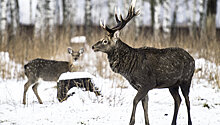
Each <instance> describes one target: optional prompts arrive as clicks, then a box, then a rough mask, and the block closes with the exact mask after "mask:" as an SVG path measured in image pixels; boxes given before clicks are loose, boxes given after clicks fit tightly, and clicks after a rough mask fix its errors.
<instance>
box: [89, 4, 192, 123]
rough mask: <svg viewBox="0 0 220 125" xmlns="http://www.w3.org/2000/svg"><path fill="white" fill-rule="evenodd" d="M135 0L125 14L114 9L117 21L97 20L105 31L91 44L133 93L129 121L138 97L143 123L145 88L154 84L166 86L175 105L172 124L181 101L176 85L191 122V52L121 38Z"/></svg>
mask: <svg viewBox="0 0 220 125" xmlns="http://www.w3.org/2000/svg"><path fill="white" fill-rule="evenodd" d="M135 3H136V0H132V3H131V6H130V8H129V11H128V14H127V17H126V18H125V19H123V18H122V15H120V19H119V18H118V16H117V14H116V13H115V19H116V22H117V25H116V26H115V27H113V28H109V27H107V26H106V25H105V24H103V23H102V21H100V25H101V27H102V28H103V29H105V30H106V31H107V32H108V35H106V36H105V37H104V38H103V39H101V40H100V41H98V42H97V43H96V44H95V45H93V46H92V49H93V50H94V51H95V52H97V51H101V52H104V53H106V54H107V56H108V61H109V64H110V67H111V69H112V70H113V71H114V72H115V73H119V74H121V75H122V76H124V77H125V78H126V79H127V80H128V81H129V83H130V84H131V85H132V87H133V88H135V89H136V90H137V94H136V96H135V98H134V100H133V110H132V114H131V119H130V125H134V123H135V112H136V107H137V104H138V103H139V101H142V105H143V109H144V116H145V124H146V125H149V120H148V92H149V90H152V89H154V88H168V89H169V91H170V93H171V95H172V96H173V99H174V102H175V106H174V115H173V120H172V125H176V119H177V113H178V110H179V106H180V103H181V98H180V95H179V88H181V90H182V94H183V96H184V98H185V102H186V106H187V111H188V124H189V125H191V124H192V122H191V117H190V101H189V90H190V85H191V80H192V76H193V73H194V69H195V61H194V59H193V57H192V56H190V54H189V53H188V52H186V51H185V50H184V49H181V48H165V49H157V48H151V47H142V48H132V47H130V46H128V45H127V44H125V43H124V42H122V41H121V39H120V38H119V31H120V30H121V29H123V27H124V26H125V25H126V24H127V23H128V22H129V21H130V20H131V19H132V18H133V17H135V16H137V15H138V14H139V11H136V12H135Z"/></svg>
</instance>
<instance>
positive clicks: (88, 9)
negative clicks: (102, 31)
mask: <svg viewBox="0 0 220 125" xmlns="http://www.w3.org/2000/svg"><path fill="white" fill-rule="evenodd" d="M85 2H86V3H85V31H86V35H91V26H92V13H91V12H92V4H91V0H86V1H85Z"/></svg>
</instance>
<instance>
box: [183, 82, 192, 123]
mask: <svg viewBox="0 0 220 125" xmlns="http://www.w3.org/2000/svg"><path fill="white" fill-rule="evenodd" d="M190 85H191V79H190V80H189V81H187V82H186V81H185V82H183V84H181V85H180V88H181V91H182V93H183V96H184V98H185V102H186V107H187V113H188V125H192V121H191V117H190V101H189V89H190Z"/></svg>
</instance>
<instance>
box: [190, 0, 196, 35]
mask: <svg viewBox="0 0 220 125" xmlns="http://www.w3.org/2000/svg"><path fill="white" fill-rule="evenodd" d="M196 1H197V0H193V17H192V20H191V27H190V36H192V37H194V38H196V36H197V35H196V34H197V31H196V28H197V26H196V13H197V7H196Z"/></svg>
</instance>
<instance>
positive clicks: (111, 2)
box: [108, 0, 116, 25]
mask: <svg viewBox="0 0 220 125" xmlns="http://www.w3.org/2000/svg"><path fill="white" fill-rule="evenodd" d="M115 2H116V0H108V11H109V19H108V24H109V25H113V24H114V20H113V18H114V12H115V10H114V9H115Z"/></svg>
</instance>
